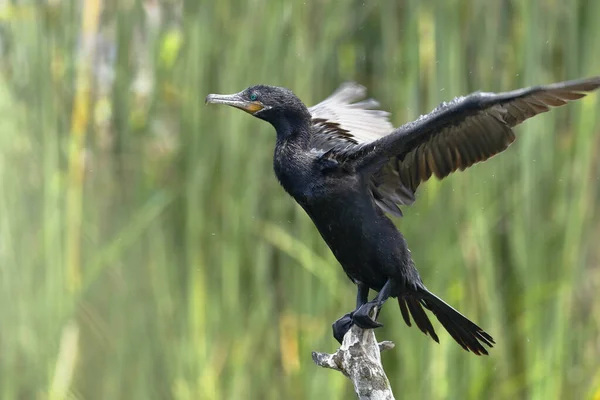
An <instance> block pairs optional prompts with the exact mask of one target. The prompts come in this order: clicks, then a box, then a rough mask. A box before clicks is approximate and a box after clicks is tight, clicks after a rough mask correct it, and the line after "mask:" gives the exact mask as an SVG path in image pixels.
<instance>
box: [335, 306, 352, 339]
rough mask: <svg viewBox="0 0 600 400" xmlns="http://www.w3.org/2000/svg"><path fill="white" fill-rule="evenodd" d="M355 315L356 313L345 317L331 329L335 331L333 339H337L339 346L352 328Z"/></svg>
mask: <svg viewBox="0 0 600 400" xmlns="http://www.w3.org/2000/svg"><path fill="white" fill-rule="evenodd" d="M353 315H354V311H353V312H350V313H348V314H346V315H344V316H343V317H341V318H340V319H338V320H337V321H335V322H334V323H333V325H331V328H332V329H333V337H334V338H335V340H337V341H338V343H339V344H342V342H343V341H344V336H345V335H346V332H348V331H349V330H350V328H352V323H353V322H352V316H353Z"/></svg>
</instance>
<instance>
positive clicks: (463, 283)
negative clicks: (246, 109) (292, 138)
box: [0, 0, 600, 400]
mask: <svg viewBox="0 0 600 400" xmlns="http://www.w3.org/2000/svg"><path fill="white" fill-rule="evenodd" d="M13 3H14V4H13ZM599 20H600V2H599V1H594V0H579V1H567V2H565V1H558V0H544V1H537V2H536V1H527V0H512V1H491V2H490V1H484V0H451V1H447V2H435V1H417V0H407V1H387V2H384V1H381V2H371V1H347V2H339V1H334V0H320V1H269V2H266V1H259V0H219V1H203V0H200V1H198V0H190V1H184V2H182V1H180V0H177V1H176V0H171V1H167V0H164V1H160V2H158V1H149V0H148V1H134V0H129V1H124V0H119V1H116V0H111V1H109V0H106V1H104V2H99V0H81V1H69V0H62V1H61V0H54V1H49V2H19V3H18V4H17V3H16V2H3V3H2V6H0V44H1V45H0V52H1V54H2V57H1V58H0V397H1V398H2V399H47V398H50V399H63V398H67V399H145V400H146V399H308V398H310V399H312V398H322V399H325V398H326V399H348V398H353V396H354V395H353V393H352V386H351V383H350V382H349V381H347V380H346V378H344V377H343V376H342V375H341V374H339V373H337V372H334V371H330V370H323V369H320V368H318V367H316V366H315V365H313V363H312V360H311V351H313V350H318V351H333V350H335V349H336V348H337V346H336V342H335V341H334V339H333V338H332V337H331V328H330V326H331V323H332V322H333V321H334V320H335V319H336V318H338V317H339V316H340V315H342V314H343V313H345V312H347V311H349V310H350V309H351V308H352V307H353V305H354V298H355V289H354V287H353V286H352V284H351V283H350V282H349V281H348V280H347V278H346V277H345V275H344V273H343V271H342V269H341V268H340V266H339V265H338V264H337V263H336V261H335V260H334V258H333V256H332V255H331V254H330V251H329V250H328V249H327V247H326V245H325V244H324V243H323V241H322V240H321V239H320V237H319V236H318V234H317V232H316V230H315V228H314V227H313V225H312V223H311V222H310V220H309V219H308V217H307V216H306V215H305V214H304V213H303V211H302V210H301V209H300V207H299V206H297V205H296V204H295V203H294V202H293V200H292V199H291V198H290V197H288V196H287V195H286V194H285V193H284V191H283V190H282V189H281V188H280V187H279V185H278V183H277V181H276V179H275V177H274V176H273V173H272V161H271V157H272V151H273V147H274V131H273V129H272V128H271V127H270V126H269V125H268V124H265V123H264V122H262V121H259V120H257V119H254V118H251V117H250V116H248V115H246V114H245V113H242V112H239V111H236V110H233V109H231V108H228V107H212V106H211V107H205V106H204V97H205V96H206V94H208V93H231V92H237V91H239V90H241V89H243V88H245V87H246V86H249V85H251V84H256V83H267V84H274V85H281V86H285V87H288V88H291V89H292V90H294V92H295V93H296V94H297V95H298V96H299V97H300V98H301V99H303V100H304V101H305V102H306V103H307V104H309V105H312V104H315V103H317V102H319V101H320V100H321V99H323V98H324V97H326V96H327V95H329V94H330V93H331V92H332V91H333V90H334V89H335V88H336V87H337V86H338V85H339V84H340V83H342V82H343V81H346V80H356V81H358V82H360V83H362V84H364V85H366V86H367V87H368V88H369V93H370V95H372V96H374V97H376V98H377V99H379V100H380V101H381V103H382V106H383V108H385V109H387V110H390V111H391V112H392V121H393V123H394V124H395V125H399V124H401V123H403V122H406V121H408V120H411V119H414V118H416V117H418V116H419V115H420V114H423V113H425V112H428V111H429V110H431V109H432V108H433V107H435V106H436V105H437V104H438V103H439V102H441V101H443V100H450V99H451V98H453V97H454V96H458V95H463V94H466V93H469V92H471V91H475V90H484V91H503V90H510V89H515V88H518V87H521V86H529V85H535V84H542V83H550V82H554V81H559V80H565V79H574V78H578V77H584V76H591V75H598V74H599V73H600V51H599V49H600V23H599V22H598V21H599ZM599 103H600V97H599V96H598V95H597V94H594V95H591V96H588V97H586V98H585V99H583V100H582V101H578V102H576V103H573V104H570V105H568V106H566V107H563V108H561V109H558V110H553V111H552V112H551V113H548V114H544V115H542V116H538V117H536V118H535V119H533V120H530V121H528V122H526V123H525V124H524V125H523V126H521V127H519V128H517V134H518V140H517V142H516V143H515V144H514V145H513V146H511V147H510V148H509V149H508V150H507V151H506V152H505V153H503V154H502V155H501V156H498V157H494V158H493V159H491V160H490V161H488V162H486V163H485V164H482V165H478V166H476V167H473V168H471V169H469V170H468V171H466V172H463V173H459V174H454V175H452V176H450V177H449V178H447V179H445V180H444V181H442V182H439V181H435V180H432V181H431V182H428V183H427V184H426V185H423V186H422V187H421V188H420V189H419V192H418V198H417V203H416V205H415V206H414V207H410V208H405V209H404V212H405V217H404V218H403V219H401V220H398V221H397V223H398V225H399V226H400V228H401V229H402V231H403V233H404V234H405V236H406V238H407V240H408V244H409V246H410V248H411V250H412V254H413V257H414V259H415V262H416V264H417V267H418V268H419V270H420V271H421V275H422V277H423V279H424V282H425V283H426V284H427V286H428V287H429V288H430V289H431V290H432V291H433V292H434V293H436V294H438V295H439V296H441V297H442V298H444V299H445V300H447V301H448V302H449V303H450V304H452V305H453V306H455V307H456V308H458V309H459V310H461V311H462V312H463V313H464V314H466V315H467V316H468V317H470V318H471V319H473V320H474V321H476V322H477V323H478V324H480V325H481V326H482V327H483V328H485V329H486V330H487V331H489V332H490V333H491V334H492V335H493V336H494V338H495V339H496V341H497V343H498V344H497V346H496V347H495V348H494V349H493V350H492V351H491V354H490V356H489V357H476V356H474V355H472V354H468V353H466V352H464V351H463V350H462V349H461V348H460V347H459V346H458V345H456V343H454V342H453V340H452V339H451V337H450V336H449V335H448V334H447V333H446V332H445V331H443V328H441V327H440V325H439V324H438V323H437V321H436V322H435V324H434V325H435V327H436V328H437V329H438V333H439V334H440V341H441V343H440V344H439V345H438V344H436V343H434V342H433V341H432V340H431V339H430V338H428V337H426V336H424V335H423V334H421V333H420V332H419V331H418V330H417V329H416V328H414V327H413V328H408V327H406V326H405V325H404V323H403V322H402V319H401V316H400V312H399V310H398V307H397V305H396V304H395V302H390V303H389V304H387V305H386V307H384V309H383V311H382V314H381V320H382V322H384V324H385V327H384V328H382V329H380V330H378V331H377V336H378V338H379V339H381V340H383V339H386V340H393V341H394V342H395V343H396V348H395V349H394V350H392V351H389V352H386V353H385V354H384V355H383V362H384V365H385V367H386V370H387V372H388V376H389V378H390V381H391V384H392V387H393V389H394V391H395V394H396V396H397V398H413V399H415V398H422V399H482V398H489V399H515V398H529V399H591V398H594V396H600V362H599V361H598V360H599V359H600V294H599V293H598V292H599V291H600V267H599V266H600V246H599V243H600V224H599V211H600V201H599V200H600V159H599V158H598V153H599V150H600V121H599V119H600V118H599V116H598V114H599V110H600V105H599ZM596 398H598V397H596Z"/></svg>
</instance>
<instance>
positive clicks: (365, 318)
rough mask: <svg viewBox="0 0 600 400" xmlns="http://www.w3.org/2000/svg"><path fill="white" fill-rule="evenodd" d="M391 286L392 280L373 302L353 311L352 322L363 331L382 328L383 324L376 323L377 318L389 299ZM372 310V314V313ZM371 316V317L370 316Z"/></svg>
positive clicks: (384, 286)
mask: <svg viewBox="0 0 600 400" xmlns="http://www.w3.org/2000/svg"><path fill="white" fill-rule="evenodd" d="M392 285H393V282H392V280H391V279H388V280H387V282H386V283H385V285H383V287H382V288H381V290H380V291H379V293H377V296H376V297H375V298H374V299H373V300H371V301H369V302H367V303H364V304H363V305H361V306H360V307H358V308H357V309H356V311H354V314H353V315H352V322H353V323H355V324H356V325H358V326H360V327H361V328H363V329H374V328H379V327H380V326H383V324H381V323H379V322H377V317H378V316H379V311H380V310H381V306H382V305H383V303H385V302H386V301H387V299H388V298H389V297H390V294H391V292H392ZM373 310H374V312H372V311H373ZM371 314H373V316H371Z"/></svg>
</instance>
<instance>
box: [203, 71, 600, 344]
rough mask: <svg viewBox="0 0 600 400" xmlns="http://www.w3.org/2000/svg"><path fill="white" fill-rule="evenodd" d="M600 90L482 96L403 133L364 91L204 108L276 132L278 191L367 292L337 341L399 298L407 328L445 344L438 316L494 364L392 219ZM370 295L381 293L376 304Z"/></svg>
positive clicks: (254, 90)
mask: <svg viewBox="0 0 600 400" xmlns="http://www.w3.org/2000/svg"><path fill="white" fill-rule="evenodd" d="M598 87H600V77H594V78H590V79H582V80H575V81H569V82H562V83H556V84H552V85H547V86H537V87H531V88H526V89H520V90H515V91H512V92H505V93H498V94H496V93H482V92H476V93H473V94H470V95H468V96H466V97H458V98H455V99H454V100H452V101H451V102H449V103H442V104H441V105H440V106H438V107H437V108H436V109H434V110H433V111H432V112H431V113H429V114H427V115H424V116H421V117H420V118H419V119H417V120H416V121H414V122H410V123H408V124H405V125H402V126H401V127H399V128H396V129H394V128H393V126H392V125H391V124H390V122H389V121H388V115H389V114H388V113H387V112H384V111H382V110H380V109H379V108H378V107H379V104H378V103H377V102H376V101H375V100H372V99H369V100H362V99H363V98H364V95H365V89H364V88H363V87H362V86H360V85H358V84H355V83H347V84H345V85H343V86H341V87H340V88H339V89H338V90H337V91H336V92H335V93H333V94H332V95H331V96H330V97H329V98H327V99H325V100H324V101H323V102H321V103H319V104H317V105H315V106H313V107H310V108H308V107H306V106H305V105H304V104H303V103H302V101H300V100H299V99H298V97H296V96H295V95H294V94H293V93H292V92H291V91H290V90H288V89H285V88H281V87H274V86H266V85H257V86H252V87H249V88H248V89H246V90H244V91H242V92H239V93H237V94H232V95H216V94H210V95H208V96H207V97H206V102H207V103H218V104H227V105H230V106H233V107H236V108H239V109H241V110H244V111H246V112H248V113H250V114H252V115H253V116H255V117H257V118H260V119H263V120H265V121H267V122H269V123H271V125H273V127H274V128H275V130H276V131H277V142H276V145H275V154H274V160H273V163H274V168H275V174H276V175H277V178H278V179H279V182H280V183H281V185H282V186H283V188H284V189H285V190H286V191H287V192H288V193H289V194H290V195H291V196H292V197H294V199H295V200H296V201H297V202H298V204H300V205H301V206H302V208H304V210H305V211H306V213H307V214H308V215H309V216H310V218H311V219H312V221H313V222H314V224H315V225H316V227H317V229H318V230H319V232H320V234H321V236H322V237H323V239H324V240H325V242H326V243H327V245H328V246H329V248H330V249H331V251H332V252H333V254H334V255H335V257H336V258H337V260H338V261H339V262H340V264H341V265H342V267H343V269H344V271H345V272H346V274H347V275H348V277H349V278H350V279H351V280H352V281H353V282H354V283H355V284H356V285H357V287H358V294H357V300H356V309H355V310H354V311H353V312H351V313H348V314H346V315H344V316H343V317H341V318H340V319H339V320H337V321H336V322H335V323H334V324H333V333H334V337H335V338H336V339H337V340H338V341H339V342H341V341H342V338H343V336H344V334H345V333H346V332H347V331H348V329H349V328H350V327H351V325H352V324H353V323H354V324H357V325H358V326H360V327H362V328H365V329H367V328H376V327H379V326H381V324H380V323H378V322H377V314H378V311H379V309H380V308H381V306H382V305H383V303H384V302H385V301H386V300H387V299H388V298H389V297H390V296H391V297H396V298H397V299H398V303H399V305H400V311H401V313H402V317H403V318H404V321H405V322H406V324H407V325H409V326H410V325H411V321H410V316H409V315H412V318H413V319H414V321H415V323H416V325H417V327H418V328H419V329H420V330H421V331H422V332H424V333H425V334H429V335H430V336H431V337H432V338H433V340H435V341H436V342H437V341H438V337H437V335H436V333H435V331H434V329H433V326H432V325H431V322H430V321H429V318H428V317H427V314H426V313H425V310H424V309H428V310H430V311H432V312H433V314H434V315H435V316H436V317H437V319H438V320H439V321H440V323H441V324H442V325H443V326H444V328H446V330H447V331H448V333H450V335H452V337H453V338H454V339H455V340H456V341H457V342H458V344H460V345H461V346H462V347H463V348H464V349H465V350H467V351H469V350H470V351H472V352H474V353H475V354H488V353H487V350H486V348H485V347H484V346H483V345H484V344H485V345H487V346H489V347H492V345H493V343H494V340H493V339H492V337H491V336H490V335H489V334H488V333H486V332H485V331H484V330H483V329H481V328H480V327H479V326H477V325H476V324H474V323H473V322H471V321H469V320H468V319H467V318H466V317H464V316H463V315H461V314H460V313H459V312H458V311H456V310H455V309H454V308H452V307H451V306H449V305H448V304H446V303H445V302H444V301H443V300H442V299H440V298H439V297H437V296H436V295H434V294H433V293H431V292H430V291H429V290H428V289H427V288H426V287H425V285H424V284H423V282H422V280H421V277H420V276H419V273H418V272H417V270H416V268H415V265H414V262H413V260H412V258H411V255H410V251H409V250H408V247H407V245H406V242H405V240H404V237H403V236H402V234H401V233H400V232H399V231H398V230H397V228H396V226H395V225H394V224H393V223H392V221H391V220H390V219H389V218H388V217H387V216H386V214H385V213H390V214H392V215H395V216H402V212H401V211H400V208H399V206H408V205H410V204H412V203H413V202H414V201H415V192H416V190H417V188H418V187H419V184H420V183H421V182H424V181H426V180H427V179H429V178H430V177H431V176H432V175H435V176H436V177H437V178H439V179H441V178H444V177H446V176H448V175H449V174H450V173H451V172H453V171H456V170H457V169H460V170H464V169H465V168H467V167H470V166H471V165H473V164H475V163H477V162H480V161H484V160H487V159H488V158H490V157H492V156H493V155H495V154H497V153H500V152H501V151H503V150H505V149H506V148H507V147H508V146H509V145H510V144H511V143H512V142H513V141H514V140H515V133H514V132H513V130H512V128H513V127H514V126H516V125H518V124H520V123H521V122H523V121H525V120H526V119H528V118H530V117H533V116H534V115H537V114H539V113H543V112H546V111H548V110H549V109H550V107H556V106H561V105H564V104H566V103H567V102H568V101H569V100H576V99H579V98H581V97H583V96H584V92H590V91H593V90H595V89H597V88H598ZM369 289H373V290H375V291H377V292H378V294H377V296H376V297H375V298H374V299H373V300H371V301H368V294H369ZM373 314H375V315H373Z"/></svg>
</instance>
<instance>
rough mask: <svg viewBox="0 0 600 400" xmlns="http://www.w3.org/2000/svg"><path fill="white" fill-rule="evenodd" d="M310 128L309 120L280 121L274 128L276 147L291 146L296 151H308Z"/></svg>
mask: <svg viewBox="0 0 600 400" xmlns="http://www.w3.org/2000/svg"><path fill="white" fill-rule="evenodd" d="M310 128H311V121H310V119H305V118H302V119H298V120H290V119H286V120H283V121H281V122H280V123H279V124H277V125H276V126H275V130H276V131H277V145H279V146H282V145H285V146H292V147H294V148H296V149H297V150H304V151H308V150H309V149H310Z"/></svg>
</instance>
